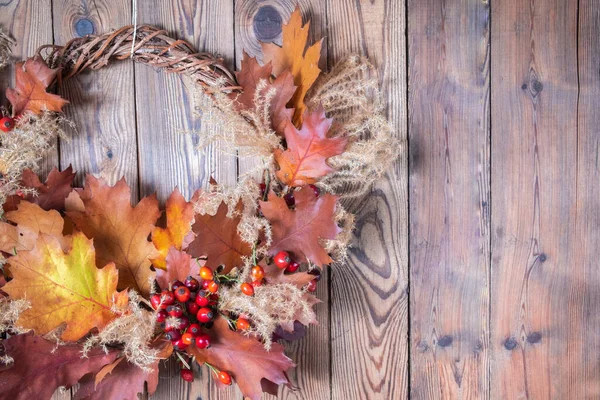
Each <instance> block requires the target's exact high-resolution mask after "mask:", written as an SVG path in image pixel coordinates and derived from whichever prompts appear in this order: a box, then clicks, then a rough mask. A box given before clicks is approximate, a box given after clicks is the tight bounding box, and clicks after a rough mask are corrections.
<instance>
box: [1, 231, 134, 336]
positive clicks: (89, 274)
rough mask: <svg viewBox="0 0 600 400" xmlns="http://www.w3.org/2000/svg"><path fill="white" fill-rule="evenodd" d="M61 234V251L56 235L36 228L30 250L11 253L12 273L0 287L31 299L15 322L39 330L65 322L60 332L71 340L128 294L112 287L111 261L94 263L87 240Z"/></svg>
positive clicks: (110, 315) (106, 318) (102, 321)
mask: <svg viewBox="0 0 600 400" xmlns="http://www.w3.org/2000/svg"><path fill="white" fill-rule="evenodd" d="M65 240H66V241H67V243H68V246H69V249H68V250H67V251H63V249H62V246H61V243H60V240H59V239H58V238H56V237H54V236H50V235H47V234H41V235H40V236H39V237H38V238H37V241H36V243H35V246H34V248H33V249H32V250H26V251H21V252H19V253H18V254H17V255H16V256H13V257H11V258H10V259H9V268H10V272H11V274H12V276H13V279H12V280H11V281H10V282H8V283H7V284H6V285H5V286H4V287H3V288H2V290H4V291H5V292H6V293H8V294H9V296H10V297H11V298H13V299H26V300H28V301H29V302H30V303H31V308H29V309H27V310H26V311H24V312H23V313H22V314H21V315H20V316H19V319H18V321H17V324H18V325H20V326H22V327H24V328H28V329H33V330H34V331H35V332H36V334H38V335H43V334H46V333H48V332H50V331H52V330H53V329H55V328H57V327H59V326H60V325H61V324H63V323H65V324H66V329H65V331H64V332H63V333H62V336H61V338H62V339H63V340H65V341H76V340H79V339H81V338H82V337H83V336H85V335H86V334H87V333H88V332H89V331H90V329H92V328H98V329H102V328H103V327H105V326H106V324H108V323H109V322H110V321H111V320H113V319H114V318H116V317H117V314H115V313H114V312H113V311H112V307H113V306H115V305H116V306H117V307H124V306H125V305H126V304H127V302H128V299H127V292H125V291H123V292H121V293H118V292H117V291H116V289H117V282H118V280H119V278H118V272H117V269H116V268H115V264H114V263H110V264H108V265H106V266H105V267H104V268H102V269H98V268H96V263H95V259H96V252H95V250H94V246H93V244H92V241H91V240H88V239H87V238H86V237H85V235H84V234H83V233H76V234H74V235H73V236H72V237H70V238H65Z"/></svg>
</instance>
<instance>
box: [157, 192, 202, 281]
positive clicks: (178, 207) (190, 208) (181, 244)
mask: <svg viewBox="0 0 600 400" xmlns="http://www.w3.org/2000/svg"><path fill="white" fill-rule="evenodd" d="M166 215H167V227H166V228H160V227H157V228H155V229H154V232H153V233H152V243H154V246H156V249H157V250H158V253H159V256H158V257H157V258H155V259H153V260H152V264H153V265H154V266H155V267H156V268H160V269H165V268H166V267H167V263H166V258H167V255H168V254H169V251H170V250H171V249H172V248H174V249H176V250H181V249H185V248H186V247H187V245H188V244H189V243H190V242H191V241H192V240H193V238H194V234H193V233H192V222H193V221H194V205H193V204H192V203H190V202H187V201H186V200H185V198H184V197H183V196H182V195H181V193H180V192H179V189H177V188H175V190H174V191H173V193H171V195H170V196H169V198H168V199H167V204H166Z"/></svg>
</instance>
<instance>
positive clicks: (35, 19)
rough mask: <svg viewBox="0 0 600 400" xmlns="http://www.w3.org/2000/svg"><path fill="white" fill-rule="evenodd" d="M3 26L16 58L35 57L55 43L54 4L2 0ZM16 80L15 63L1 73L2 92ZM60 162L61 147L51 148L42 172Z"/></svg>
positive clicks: (45, 0) (44, 0) (0, 15)
mask: <svg viewBox="0 0 600 400" xmlns="http://www.w3.org/2000/svg"><path fill="white" fill-rule="evenodd" d="M0 26H1V27H2V29H3V30H4V32H6V33H8V34H9V35H10V36H11V37H13V38H14V39H16V41H17V44H16V46H14V47H13V59H14V60H15V61H18V60H22V59H25V58H27V57H30V56H33V55H34V54H35V51H36V50H37V48H38V47H39V46H41V45H43V44H49V43H52V6H51V2H50V0H21V1H9V2H0ZM13 82H14V68H13V67H12V66H8V67H6V69H4V70H2V71H1V72H0V88H1V90H2V93H4V91H5V89H6V88H7V87H8V86H9V85H12V83H13ZM0 98H1V99H2V100H1V104H2V105H3V106H5V105H7V104H8V101H7V100H6V98H5V96H1V97H0ZM55 165H58V150H53V151H51V152H50V153H49V154H48V156H47V157H46V158H45V159H44V161H43V162H42V163H41V165H40V167H41V171H40V173H41V174H42V175H44V176H45V175H46V174H47V173H48V172H49V171H50V170H51V169H52V167H53V166H55Z"/></svg>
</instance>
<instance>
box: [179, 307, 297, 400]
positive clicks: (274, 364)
mask: <svg viewBox="0 0 600 400" xmlns="http://www.w3.org/2000/svg"><path fill="white" fill-rule="evenodd" d="M208 334H209V335H210V336H211V345H210V347H209V348H208V349H198V348H196V347H195V346H190V347H188V353H190V354H192V355H193V356H195V357H196V361H198V363H199V364H203V363H205V362H206V363H209V364H210V365H212V366H214V367H216V368H218V369H219V370H223V371H228V372H229V373H230V374H231V376H232V377H233V379H234V380H235V382H236V383H237V385H238V387H239V388H240V390H241V391H242V394H243V395H244V397H245V398H249V399H251V400H260V398H261V395H262V392H263V387H262V384H261V382H262V380H263V379H266V380H269V381H271V382H273V383H274V384H276V385H287V384H289V380H288V377H287V375H286V373H285V372H286V371H287V370H288V369H290V368H292V367H293V366H294V363H293V362H292V360H290V359H289V358H288V357H287V356H286V355H285V354H284V352H283V346H281V345H280V344H278V343H273V345H272V347H271V350H270V351H267V350H265V348H264V346H263V344H262V343H261V342H260V341H259V340H258V339H257V338H256V337H254V336H246V335H243V334H241V333H239V332H236V331H232V330H231V329H229V324H228V323H227V321H226V320H225V318H223V317H218V318H217V319H215V321H214V325H213V327H212V328H211V329H210V330H209V331H208Z"/></svg>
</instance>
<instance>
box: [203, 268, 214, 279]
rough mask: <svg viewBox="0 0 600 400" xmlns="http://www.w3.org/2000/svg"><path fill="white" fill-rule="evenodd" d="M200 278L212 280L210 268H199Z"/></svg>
mask: <svg viewBox="0 0 600 400" xmlns="http://www.w3.org/2000/svg"><path fill="white" fill-rule="evenodd" d="M200 278H202V279H204V280H205V281H212V279H213V272H212V269H210V268H208V267H202V268H200Z"/></svg>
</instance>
